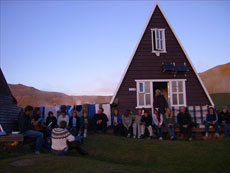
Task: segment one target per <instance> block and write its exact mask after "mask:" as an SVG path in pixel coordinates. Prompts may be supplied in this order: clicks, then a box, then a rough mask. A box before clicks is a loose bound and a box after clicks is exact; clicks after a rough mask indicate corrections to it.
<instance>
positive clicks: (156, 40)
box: [151, 28, 166, 56]
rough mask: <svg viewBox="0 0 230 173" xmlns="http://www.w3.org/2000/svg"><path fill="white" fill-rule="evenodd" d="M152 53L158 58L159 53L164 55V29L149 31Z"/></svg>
mask: <svg viewBox="0 0 230 173" xmlns="http://www.w3.org/2000/svg"><path fill="white" fill-rule="evenodd" d="M151 36H152V53H155V54H156V55H157V56H160V53H166V44H165V29H159V28H154V29H151Z"/></svg>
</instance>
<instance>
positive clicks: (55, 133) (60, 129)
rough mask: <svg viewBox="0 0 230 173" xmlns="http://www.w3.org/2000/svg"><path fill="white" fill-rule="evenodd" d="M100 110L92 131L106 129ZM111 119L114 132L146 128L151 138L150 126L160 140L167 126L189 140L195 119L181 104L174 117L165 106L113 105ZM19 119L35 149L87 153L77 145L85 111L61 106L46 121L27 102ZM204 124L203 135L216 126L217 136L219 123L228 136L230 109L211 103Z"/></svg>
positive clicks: (136, 133)
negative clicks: (133, 108) (151, 108)
mask: <svg viewBox="0 0 230 173" xmlns="http://www.w3.org/2000/svg"><path fill="white" fill-rule="evenodd" d="M103 112H104V110H103V108H99V109H98V112H97V113H96V114H95V115H94V117H93V118H92V119H91V123H90V124H91V126H92V127H91V129H93V130H94V132H95V133H97V132H98V131H99V130H101V131H102V132H103V133H106V131H107V122H108V117H107V115H106V114H104V113H103ZM111 120H112V121H111V125H112V128H113V133H114V135H124V136H127V137H131V136H133V138H144V137H145V136H146V132H148V135H149V139H152V138H153V129H156V131H157V137H158V139H159V140H162V139H163V129H164V128H166V129H167V130H168V133H169V136H170V139H171V140H174V139H175V138H176V136H175V128H176V127H179V128H180V130H181V132H182V133H183V134H184V137H185V138H186V139H187V140H188V141H191V140H192V128H193V126H194V123H193V120H192V117H191V115H190V114H189V112H188V111H187V110H186V107H184V106H182V107H180V113H179V114H178V115H177V118H175V117H174V116H173V115H172V111H171V109H170V108H166V109H165V110H162V109H161V110H160V109H158V108H155V109H154V114H153V115H151V114H150V113H149V112H148V111H147V110H144V109H137V112H136V114H134V115H133V114H132V113H131V111H129V110H127V111H126V112H125V113H124V114H123V115H121V114H120V113H119V110H118V109H117V108H116V109H114V110H113V115H112V117H111ZM18 122H19V130H20V132H21V134H22V135H24V136H25V137H28V138H34V139H35V153H37V154H39V153H40V152H41V150H42V147H46V148H47V149H48V150H50V151H51V152H52V153H54V154H57V155H65V154H67V151H68V149H69V148H75V149H77V151H79V153H80V154H82V155H87V154H88V152H87V151H85V150H83V149H82V148H81V147H80V145H81V144H82V142H83V138H86V137H87V130H88V127H89V119H88V114H87V112H83V115H82V116H80V117H79V116H78V115H77V112H76V111H72V113H71V117H69V116H68V115H67V112H66V110H65V109H62V110H61V111H60V115H59V116H58V118H56V117H55V116H54V113H53V112H49V113H48V117H47V118H46V121H45V122H43V121H42V120H41V111H40V108H35V109H34V108H33V107H32V106H27V107H26V108H25V109H24V112H23V113H21V114H20V116H19V121H18ZM204 124H205V132H206V133H205V137H206V138H208V136H209V127H210V126H213V127H214V128H215V132H216V135H217V136H219V127H220V126H222V127H223V128H224V130H225V131H224V132H225V138H229V137H230V113H229V112H228V110H227V108H226V107H225V108H223V111H222V112H220V113H219V114H217V113H216V111H215V109H214V108H213V107H210V108H209V109H208V114H207V115H206V119H205V120H204ZM50 139H51V140H50Z"/></svg>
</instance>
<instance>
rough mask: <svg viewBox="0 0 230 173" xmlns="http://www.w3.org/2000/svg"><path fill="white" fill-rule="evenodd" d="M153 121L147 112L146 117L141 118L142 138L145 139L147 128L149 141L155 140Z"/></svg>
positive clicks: (145, 112)
mask: <svg viewBox="0 0 230 173" xmlns="http://www.w3.org/2000/svg"><path fill="white" fill-rule="evenodd" d="M152 121H153V119H152V116H151V115H149V113H148V111H146V110H145V111H144V115H142V117H141V138H144V134H145V128H147V129H148V131H149V139H152V138H153V128H152Z"/></svg>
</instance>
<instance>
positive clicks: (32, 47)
mask: <svg viewBox="0 0 230 173" xmlns="http://www.w3.org/2000/svg"><path fill="white" fill-rule="evenodd" d="M154 3H155V1H131V0H129V1H122V0H120V1H95V0H94V1H77V0H76V1H74V0H72V1H55V0H53V1H45V0H41V1H29V0H26V1H23V0H20V1H11V0H10V1H0V5H1V7H0V57H1V69H2V71H3V73H4V75H5V77H6V79H7V82H8V83H11V84H18V83H21V84H24V85H28V86H33V87H35V88H37V89H40V90H45V91H57V92H63V93H66V94H69V95H112V94H113V93H114V91H115V88H116V87H117V85H118V83H119V81H120V78H121V76H122V74H123V72H124V69H125V67H126V65H127V63H128V61H129V59H130V56H131V54H132V52H133V50H134V48H135V45H136V43H137V41H138V39H139V37H140V35H141V33H142V30H143V29H144V26H145V23H146V21H147V19H148V17H149V15H150V12H151V9H152V8H153V6H154ZM159 4H160V6H161V8H162V10H163V11H164V13H165V15H166V17H167V18H168V20H169V22H170V24H171V25H172V27H173V29H174V30H175V32H176V34H177V36H178V37H179V40H180V41H181V43H182V45H183V46H184V48H185V50H186V52H187V53H188V55H189V57H190V59H191V61H192V63H193V64H194V66H195V68H196V69H197V71H198V72H203V71H205V70H207V69H209V68H211V67H214V66H216V65H220V64H224V63H227V62H230V1H221V0H218V1H215V0H211V1H206V0H203V1H194V0H190V1H182V0H178V1H169V0H168V1H164V0H162V1H159Z"/></svg>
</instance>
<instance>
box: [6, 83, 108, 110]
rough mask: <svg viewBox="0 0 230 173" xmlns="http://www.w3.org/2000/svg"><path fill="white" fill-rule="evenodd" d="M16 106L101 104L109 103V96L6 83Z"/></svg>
mask: <svg viewBox="0 0 230 173" xmlns="http://www.w3.org/2000/svg"><path fill="white" fill-rule="evenodd" d="M8 85H9V87H10V90H11V92H12V94H13V95H14V97H15V98H16V100H17V101H18V106H20V107H25V106H26V105H28V104H30V105H32V106H55V105H77V104H85V103H90V104H101V103H109V102H110V100H111V98H112V97H111V96H69V95H66V94H63V93H59V92H46V91H41V90H38V89H36V88H33V87H28V86H25V85H22V84H17V85H13V84H8Z"/></svg>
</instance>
